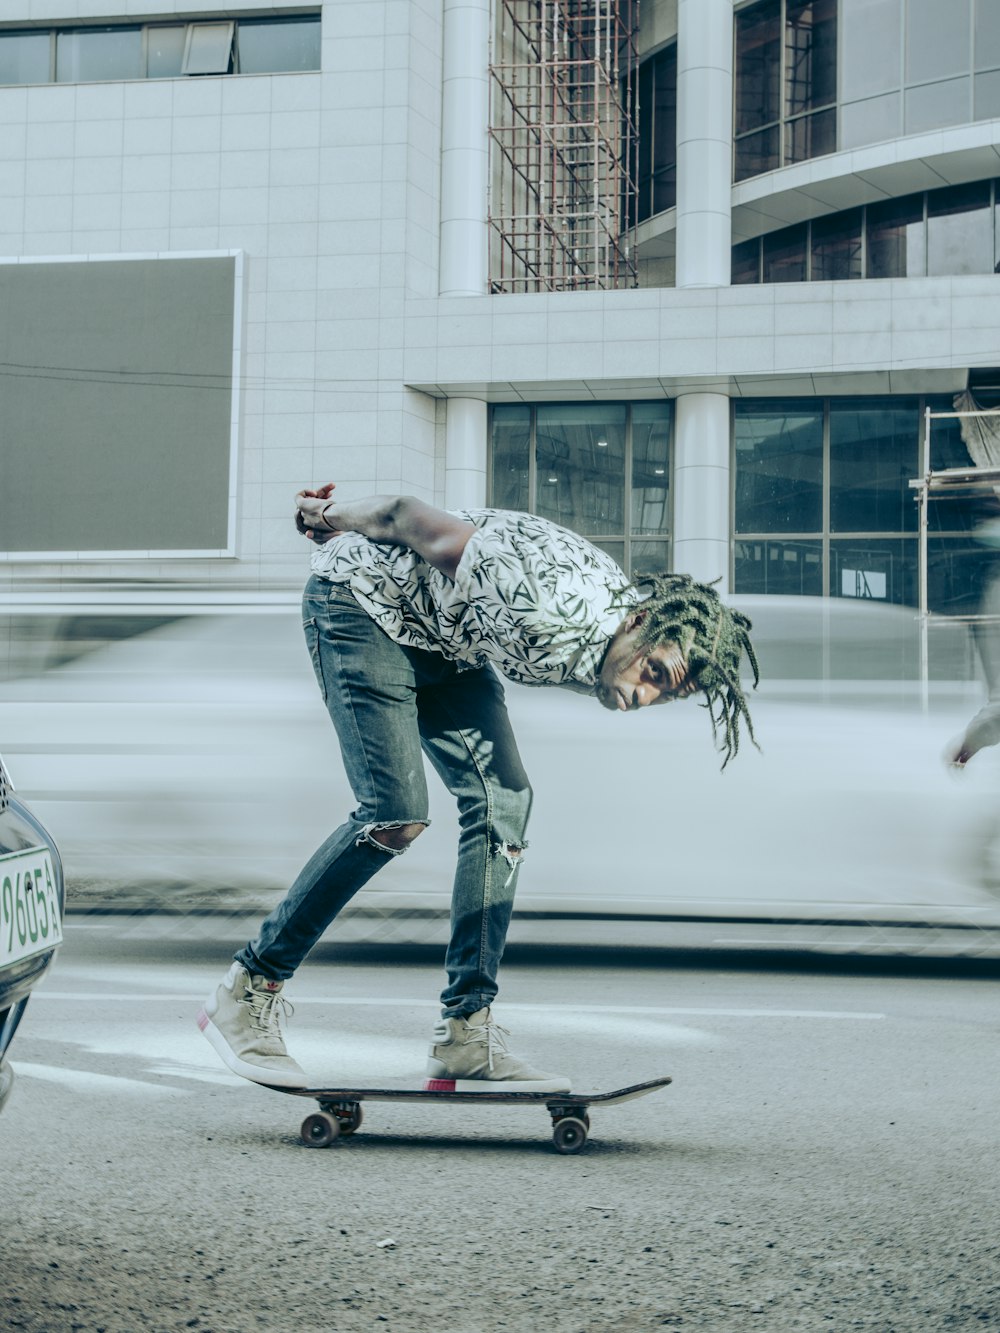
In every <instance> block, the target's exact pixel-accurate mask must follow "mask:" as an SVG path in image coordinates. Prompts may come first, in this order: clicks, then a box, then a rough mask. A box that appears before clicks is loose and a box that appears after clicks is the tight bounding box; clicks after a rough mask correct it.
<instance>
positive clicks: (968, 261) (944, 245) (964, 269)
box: [927, 181, 994, 277]
mask: <svg viewBox="0 0 1000 1333" xmlns="http://www.w3.org/2000/svg"><path fill="white" fill-rule="evenodd" d="M993 263H994V260H993V217H992V210H991V208H990V183H989V181H978V182H976V183H975V184H973V185H953V186H950V187H949V188H948V189H945V190H932V191H931V192H930V193H929V194H928V196H927V273H928V276H929V277H939V276H944V275H952V274H961V273H990V272H991V271H992V269H993Z"/></svg>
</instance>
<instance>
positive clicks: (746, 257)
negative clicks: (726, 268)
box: [732, 241, 760, 285]
mask: <svg viewBox="0 0 1000 1333" xmlns="http://www.w3.org/2000/svg"><path fill="white" fill-rule="evenodd" d="M732 281H733V284H734V285H738V284H742V283H748V282H760V241H742V242H741V243H740V244H739V245H734V246H733V262H732Z"/></svg>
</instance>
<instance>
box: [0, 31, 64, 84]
mask: <svg viewBox="0 0 1000 1333" xmlns="http://www.w3.org/2000/svg"><path fill="white" fill-rule="evenodd" d="M50 45H51V43H50V38H49V34H48V33H47V32H9V33H0V84H6V83H48V81H49V77H50V70H49V49H50Z"/></svg>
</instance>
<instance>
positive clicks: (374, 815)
mask: <svg viewBox="0 0 1000 1333" xmlns="http://www.w3.org/2000/svg"><path fill="white" fill-rule="evenodd" d="M333 490H334V486H333V484H332V483H328V484H327V485H325V486H322V487H320V488H318V489H317V490H312V491H309V490H307V491H301V492H300V493H299V494H298V495H297V496H296V506H297V512H296V526H297V527H298V529H299V531H300V532H302V533H304V535H306V536H307V537H309V538H310V539H311V540H313V541H314V542H316V543H317V545H318V546H319V549H318V550H317V551H316V553H315V554H314V555H313V559H312V576H311V578H310V579H309V581H308V583H307V585H306V588H305V593H304V596H303V626H304V630H305V635H306V641H307V644H308V647H309V651H310V653H311V656H312V661H313V666H314V668H315V671H316V677H317V680H318V682H319V686H320V690H321V691H322V694H323V698H324V702H325V703H326V706H327V709H328V711H329V713H330V717H331V719H332V721H333V724H334V726H335V728H336V730H337V735H338V738H339V740H340V748H341V754H342V756H343V761H344V766H345V768H346V770H347V775H348V778H349V779H350V782H351V787H352V790H353V792H354V794H355V797H356V799H357V801H358V808H357V809H356V810H355V811H354V813H353V814H351V815H350V816H349V817H348V819H347V821H346V822H345V823H344V824H342V825H341V826H340V828H338V829H337V830H336V831H335V832H334V833H332V834H331V835H330V836H329V837H328V838H327V839H326V841H325V842H324V843H323V844H322V846H321V847H319V849H318V850H317V851H316V852H315V853H314V854H313V856H312V857H311V858H310V860H309V861H308V862H307V863H306V865H305V866H304V867H303V869H302V871H301V872H300V873H299V875H298V877H297V878H296V880H295V882H294V883H293V884H292V887H291V888H290V890H289V891H288V894H287V895H286V897H285V898H284V900H283V901H282V902H281V903H280V904H279V905H278V906H277V907H276V908H275V910H274V911H273V912H272V913H271V914H270V916H268V917H267V919H266V920H265V921H264V922H263V924H262V925H261V927H260V932H259V934H258V936H257V938H256V939H255V940H253V941H252V942H251V943H249V944H247V945H246V946H245V947H244V948H243V949H241V950H240V951H239V952H238V953H237V954H236V957H235V961H234V962H233V964H232V966H231V967H230V969H229V972H228V973H227V975H226V976H225V978H224V979H223V981H222V982H221V983H220V985H219V986H218V988H217V989H216V990H215V992H214V993H213V994H212V995H211V996H210V997H209V999H208V1000H207V1002H206V1004H205V1007H204V1009H203V1010H202V1012H201V1014H200V1015H199V1020H198V1021H199V1026H200V1027H201V1029H202V1031H203V1032H204V1034H205V1036H206V1037H207V1038H208V1040H209V1041H210V1042H211V1043H212V1045H213V1046H214V1047H215V1049H216V1050H217V1051H218V1053H219V1054H220V1055H221V1057H222V1059H223V1060H224V1061H225V1063H226V1064H227V1065H228V1066H229V1068H230V1069H232V1070H234V1072H236V1073H238V1074H241V1075H242V1076H243V1077H245V1078H249V1079H252V1080H254V1081H256V1082H259V1083H264V1084H270V1085H275V1086H281V1087H288V1088H301V1087H307V1086H308V1080H307V1078H306V1075H305V1073H304V1072H303V1071H302V1069H301V1068H300V1067H299V1066H298V1065H297V1064H296V1062H295V1061H294V1060H293V1059H292V1058H291V1056H290V1055H289V1054H288V1052H287V1050H286V1047H285V1041H284V1035H283V1032H282V1026H283V1017H284V1013H285V1011H286V1009H287V1007H288V1006H287V1001H285V1000H284V998H283V997H282V995H281V990H282V986H283V983H284V982H285V981H286V980H288V978H289V977H291V976H292V975H293V973H294V972H295V970H296V968H297V967H298V966H299V964H300V963H301V962H302V961H303V959H304V958H305V957H306V955H307V954H308V953H309V951H310V949H311V948H312V947H313V945H314V944H315V943H316V942H317V941H318V940H319V938H320V936H321V935H322V934H323V932H324V931H325V930H326V928H327V926H329V925H330V923H331V922H332V921H333V919H334V918H335V917H336V915H337V913H338V912H340V911H341V909H342V908H343V907H344V906H345V904H346V903H348V902H349V901H350V899H351V898H352V897H353V896H354V894H355V893H357V891H358V890H359V889H360V888H361V887H362V886H363V885H364V884H365V883H367V881H368V880H369V879H370V878H371V877H372V876H373V875H374V874H376V873H377V871H378V870H380V869H381V868H382V866H384V865H385V864H386V862H387V861H388V860H389V859H390V858H391V857H395V856H400V855H402V854H403V852H404V851H405V850H406V849H407V847H408V846H409V845H410V844H411V843H412V842H414V841H415V840H416V838H417V837H418V836H419V835H420V833H422V832H423V830H424V828H426V826H427V823H428V818H427V813H428V806H427V789H426V783H425V777H424V767H423V755H426V756H427V758H428V759H429V760H430V762H431V764H432V765H433V767H434V768H435V769H436V771H437V772H438V774H439V775H440V777H441V779H442V781H443V782H444V784H445V786H446V787H447V788H448V790H449V791H450V792H451V793H452V794H453V795H454V796H455V798H456V800H457V802H458V809H459V818H460V829H461V832H460V836H459V846H458V865H457V869H456V874H455V882H454V889H453V895H452V914H451V940H450V943H449V945H448V950H447V955H446V961H445V965H446V971H447V977H448V984H447V986H446V987H445V989H444V991H443V993H442V995H441V1004H442V1016H441V1020H440V1022H439V1023H438V1024H437V1026H436V1027H435V1028H434V1032H433V1037H432V1043H431V1048H430V1057H429V1060H428V1064H427V1078H428V1084H429V1085H430V1086H433V1087H436V1088H441V1087H442V1086H443V1085H445V1084H453V1085H454V1088H455V1090H456V1091H466V1090H467V1091H477V1090H481V1091H490V1090H491V1089H496V1088H497V1086H498V1084H499V1085H502V1087H503V1090H504V1091H514V1090H523V1091H538V1092H545V1091H552V1092H559V1091H563V1090H568V1089H569V1087H570V1081H569V1079H567V1078H565V1077H563V1076H562V1075H558V1074H553V1073H550V1072H545V1071H542V1070H538V1069H534V1068H532V1067H531V1066H530V1065H528V1064H527V1063H525V1062H524V1061H523V1060H521V1059H519V1058H518V1057H517V1056H515V1055H513V1054H512V1053H511V1052H510V1051H509V1050H508V1049H507V1044H506V1037H507V1033H506V1032H505V1030H504V1029H503V1028H501V1027H500V1026H499V1025H498V1024H497V1023H495V1022H494V1021H493V1018H492V1015H491V1010H490V1006H491V1005H492V1002H493V1000H494V998H495V996H496V994H497V981H496V976H497V970H498V968H499V964H500V958H501V955H502V953H503V948H504V942H505V939H506V936H507V928H508V925H509V923H510V918H511V913H512V909H513V902H514V888H515V883H516V880H517V876H518V871H519V869H520V866H521V861H522V857H523V853H524V849H525V847H526V845H527V844H526V842H525V836H524V835H525V829H526V826H527V822H528V813H529V810H530V806H531V788H530V786H529V783H528V778H527V776H526V775H525V772H524V769H523V767H522V765H521V760H520V757H519V755H518V751H517V746H516V743H515V741H514V736H513V734H512V731H511V728H510V724H509V721H508V717H507V711H506V708H505V706H504V697H503V689H502V686H501V684H500V681H499V679H498V675H497V673H498V672H499V673H500V675H503V676H506V677H508V678H509V679H511V680H515V681H519V682H522V683H525V684H529V685H555V686H561V687H563V688H565V689H572V690H576V691H578V692H581V693H584V694H589V695H592V696H593V697H595V698H596V699H597V700H598V701H599V702H600V703H601V704H602V705H603V706H604V707H605V708H608V709H611V710H617V711H619V712H634V711H636V710H638V709H642V708H647V707H650V706H652V705H656V704H663V703H668V702H670V701H671V700H673V699H680V698H684V697H687V696H689V695H692V694H694V693H696V692H697V693H701V694H702V695H703V696H704V706H705V707H706V708H707V709H708V711H709V715H710V717H711V721H712V732H713V737H716V738H718V737H719V734H720V732H721V741H720V748H721V749H722V750H723V751H724V752H725V756H726V759H725V762H724V764H723V767H725V763H728V761H729V759H730V758H732V756H733V755H734V754H735V753H736V752H737V749H738V747H739V739H740V722H741V720H742V721H744V722H745V723H746V725H747V728H748V730H749V733H750V737H751V740H752V739H753V728H752V724H751V722H750V714H749V710H748V708H747V704H746V700H745V698H744V695H743V690H742V688H741V686H740V679H739V668H740V661H741V656H742V654H743V653H744V652H746V654H747V656H748V659H749V661H750V665H751V668H752V670H753V675H754V683H755V684H756V681H757V663H756V659H755V657H754V652H753V648H752V645H751V643H750V638H749V630H750V622H749V620H748V619H747V618H746V617H745V616H743V615H741V614H740V613H739V612H736V611H733V610H732V609H730V608H728V607H726V606H724V605H723V604H722V602H721V601H720V600H719V597H718V595H717V593H716V592H715V590H714V589H713V588H711V587H709V586H707V585H705V584H699V583H696V582H695V581H694V580H693V579H691V578H689V577H688V576H686V575H681V574H667V575H659V576H656V577H651V578H648V579H639V580H636V581H635V582H631V581H630V580H629V579H628V578H627V576H626V575H625V574H624V573H623V572H622V570H621V569H620V568H619V567H618V566H617V565H616V564H615V562H614V561H613V560H612V559H611V558H610V557H609V556H607V555H606V554H605V553H604V552H603V551H600V550H599V549H598V548H596V547H595V546H593V545H592V544H591V543H590V542H588V541H586V540H585V539H584V538H583V537H580V536H578V535H577V534H576V533H573V532H570V531H568V530H567V529H565V528H561V527H558V526H557V525H556V524H553V523H549V522H547V521H546V520H545V519H542V518H538V517H535V516H533V515H530V514H523V513H515V512H512V511H506V510H496V509H476V510H468V511H463V512H459V513H448V512H446V511H444V510H440V509H436V508H433V507H432V506H431V505H428V504H425V503H423V501H420V500H416V499H414V498H412V497H409V496H391V497H386V496H375V497H372V498H370V499H366V500H358V501H352V502H345V503H338V502H334V501H333V500H332V499H331V496H332V494H333Z"/></svg>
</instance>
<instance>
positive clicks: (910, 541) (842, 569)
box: [830, 537, 917, 606]
mask: <svg viewBox="0 0 1000 1333" xmlns="http://www.w3.org/2000/svg"><path fill="white" fill-rule="evenodd" d="M830 596H831V597H856V598H860V599H861V600H863V601H875V602H892V603H894V604H895V605H897V606H899V605H902V606H915V605H916V603H917V543H916V539H915V538H901V539H898V540H895V541H891V540H885V539H881V538H871V537H852V538H849V539H844V540H840V541H832V542H831V543H830Z"/></svg>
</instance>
